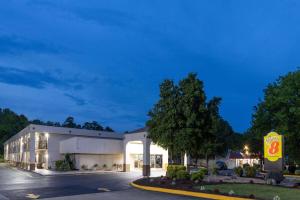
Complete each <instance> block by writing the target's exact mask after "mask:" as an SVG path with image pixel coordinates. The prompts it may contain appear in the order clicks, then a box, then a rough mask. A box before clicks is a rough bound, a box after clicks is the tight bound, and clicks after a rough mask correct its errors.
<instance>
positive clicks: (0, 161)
mask: <svg viewBox="0 0 300 200" xmlns="http://www.w3.org/2000/svg"><path fill="white" fill-rule="evenodd" d="M2 162H4V156H3V155H1V154H0V163H2Z"/></svg>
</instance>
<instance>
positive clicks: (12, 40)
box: [0, 35, 59, 54]
mask: <svg viewBox="0 0 300 200" xmlns="http://www.w3.org/2000/svg"><path fill="white" fill-rule="evenodd" d="M24 51H32V52H38V53H41V52H47V53H59V48H58V47H54V46H53V45H49V44H46V43H43V42H39V41H34V40H30V39H24V38H22V37H17V36H14V35H0V53H2V54H7V53H10V54H16V53H20V52H24Z"/></svg>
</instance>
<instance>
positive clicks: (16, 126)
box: [0, 108, 29, 154]
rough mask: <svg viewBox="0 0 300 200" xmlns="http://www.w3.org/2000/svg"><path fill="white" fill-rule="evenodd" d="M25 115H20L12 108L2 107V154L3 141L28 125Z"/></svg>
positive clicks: (0, 137) (0, 139)
mask: <svg viewBox="0 0 300 200" xmlns="http://www.w3.org/2000/svg"><path fill="white" fill-rule="evenodd" d="M28 123H29V122H28V120H27V118H26V117H25V116H24V115H18V114H16V113H14V112H13V111H11V110H10V109H8V108H6V109H1V108H0V154H3V149H4V147H3V143H4V142H5V141H6V140H8V139H9V138H10V137H12V136H13V135H15V134H16V133H18V132H19V131H21V130H22V129H24V128H25V127H26V126H27V125H28Z"/></svg>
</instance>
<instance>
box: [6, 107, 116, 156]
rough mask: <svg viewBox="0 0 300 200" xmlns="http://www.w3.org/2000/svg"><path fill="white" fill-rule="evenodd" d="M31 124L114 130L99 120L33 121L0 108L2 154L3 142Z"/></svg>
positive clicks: (70, 117) (72, 118)
mask: <svg viewBox="0 0 300 200" xmlns="http://www.w3.org/2000/svg"><path fill="white" fill-rule="evenodd" d="M29 124H37V125H46V126H57V127H69V128H82V129H88V130H99V131H108V132H113V131H114V130H113V129H112V128H110V127H109V126H107V127H105V128H103V126H101V125H100V124H99V123H98V122H96V121H92V122H85V123H84V124H83V125H80V124H77V123H76V122H75V119H74V117H72V116H69V117H67V118H66V120H65V121H64V123H62V124H61V123H59V122H51V121H47V122H44V121H42V120H39V119H34V120H32V121H30V120H28V119H27V117H26V116H24V115H22V114H21V115H18V114H16V113H15V112H13V111H11V110H10V109H8V108H5V109H1V108H0V155H1V154H3V150H4V149H3V143H4V142H5V141H6V140H8V139H9V138H10V137H12V136H13V135H15V134H17V133H18V132H19V131H21V130H22V129H23V128H25V127H26V126H27V125H29Z"/></svg>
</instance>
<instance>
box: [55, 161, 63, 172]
mask: <svg viewBox="0 0 300 200" xmlns="http://www.w3.org/2000/svg"><path fill="white" fill-rule="evenodd" d="M63 162H64V161H63V160H57V161H55V169H56V170H60V169H61V165H62V164H63Z"/></svg>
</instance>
